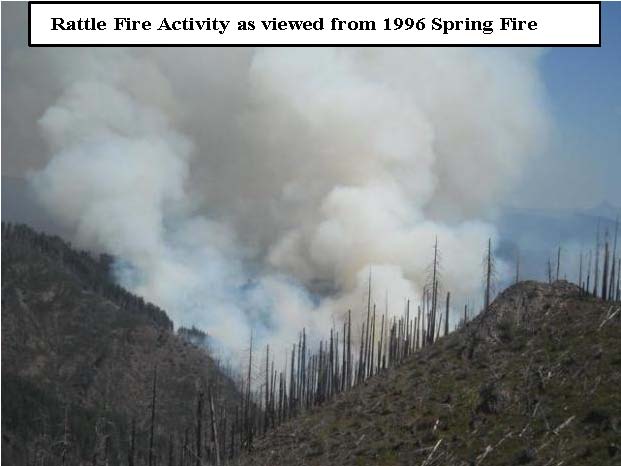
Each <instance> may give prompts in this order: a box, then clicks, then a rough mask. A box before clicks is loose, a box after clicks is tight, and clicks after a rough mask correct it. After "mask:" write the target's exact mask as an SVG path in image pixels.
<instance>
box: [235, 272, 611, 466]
mask: <svg viewBox="0 0 621 466" xmlns="http://www.w3.org/2000/svg"><path fill="white" fill-rule="evenodd" d="M620 308H621V304H620V303H615V304H612V303H605V302H602V301H600V300H596V299H593V298H589V297H584V296H582V295H581V293H580V290H579V289H578V288H577V287H575V286H573V285H570V284H568V283H566V282H557V283H554V284H553V285H547V284H541V283H535V282H523V283H520V284H518V285H515V286H513V287H511V288H509V289H507V290H505V292H503V293H502V294H501V295H500V296H499V297H498V298H497V299H496V300H495V301H494V303H493V305H492V306H491V307H490V310H489V311H488V312H487V313H485V315H482V316H480V317H479V318H477V319H475V320H473V321H472V322H470V323H469V324H468V325H467V326H466V327H465V328H462V329H460V330H458V331H456V332H455V333H453V334H451V335H449V336H448V337H444V338H442V339H440V341H439V342H438V343H437V344H435V345H433V346H431V347H428V348H425V349H423V350H422V351H420V352H418V353H417V354H415V355H414V356H413V357H412V358H411V360H409V361H408V362H406V364H405V365H404V366H401V367H399V368H397V369H392V370H388V371H386V372H385V373H383V374H381V375H380V376H377V377H374V378H372V379H370V380H368V381H367V382H366V383H365V384H363V385H362V386H359V387H356V388H355V389H353V390H351V391H349V392H347V393H344V394H342V395H339V396H338V397H337V398H336V399H335V400H334V401H332V402H330V403H328V404H326V405H324V406H322V407H320V408H316V409H315V410H314V411H312V412H310V413H308V414H307V415H305V416H303V417H300V418H298V419H295V420H293V421H291V422H289V423H286V424H284V425H283V426H281V427H280V428H278V429H277V430H276V431H273V432H271V433H270V434H268V435H267V436H266V437H264V438H262V439H259V440H258V441H257V442H255V445H254V451H253V452H252V454H251V455H250V456H246V457H244V458H242V460H241V464H242V465H273V466H278V465H283V466H284V465H294V464H295V465H309V466H310V465H322V466H329V465H343V466H345V465H357V466H361V465H381V466H389V465H424V466H430V465H443V466H447V465H451V466H453V465H454V466H458V465H459V466H461V465H463V466H466V465H485V466H492V465H519V464H529V465H542V466H543V465H546V466H551V465H555V466H560V465H613V464H621V390H619V387H621V311H619V309H620Z"/></svg>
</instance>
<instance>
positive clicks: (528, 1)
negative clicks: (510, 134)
mask: <svg viewBox="0 0 621 466" xmlns="http://www.w3.org/2000/svg"><path fill="white" fill-rule="evenodd" d="M36 4H48V5H68V4H111V5H118V4H125V5H126V4H137V5H152V4H160V5H161V4H164V5H165V4H173V5H174V4H177V5H179V4H181V5H279V4H284V5H292V4H293V5H295V4H302V5H309V4H310V5H360V4H362V5H378V4H384V5H575V4H578V5H598V11H599V19H598V30H599V40H598V43H597V44H489V45H487V44H405V43H403V44H255V43H250V44H166V43H165V44H34V45H33V43H32V30H31V29H32V28H31V21H30V14H31V6H32V5H36ZM334 46H337V47H601V46H602V2H601V1H577V2H572V1H564V2H561V1H559V2H554V1H537V0H512V1H496V2H494V1H491V2H485V1H476V0H473V1H468V0H463V1H447V2H444V1H438V0H430V1H404V0H388V1H376V0H360V1H349V0H304V1H281V2H278V1H270V0H249V1H244V0H224V1H199V0H187V1H179V2H177V1H167V0H154V1H142V2H141V1H131V0H86V1H80V2H71V1H63V0H59V1H55V0H35V1H29V2H28V47H33V48H35V47H334Z"/></svg>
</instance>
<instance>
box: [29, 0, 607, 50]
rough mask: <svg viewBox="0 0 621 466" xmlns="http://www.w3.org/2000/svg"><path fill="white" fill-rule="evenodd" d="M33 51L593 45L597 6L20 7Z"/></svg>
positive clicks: (597, 42)
mask: <svg viewBox="0 0 621 466" xmlns="http://www.w3.org/2000/svg"><path fill="white" fill-rule="evenodd" d="M29 9H30V10H29V18H30V24H29V27H30V31H29V32H30V35H29V39H30V41H29V43H30V45H31V46H38V45H151V46H152V45H223V46H224V45H281V46H282V45H378V46H381V45H437V46H444V45H495V46H498V45H530V46H533V45H542V46H544V45H547V46H551V45H587V46H598V45H600V4H599V3H598V2H585V3H578V2H575V3H573V2H572V3H556V2H555V3H491V2H486V3H448V2H447V3H433V4H432V3H421V2H417V3H408V2H395V3H391V2H379V3H368V2H364V3H355V2H321V3H313V2H307V3H258V2H247V3H244V2H228V3H216V2H212V3H182V2H171V3H130V2H127V3H105V2H100V3H79V2H70V3H53V2H30V4H29Z"/></svg>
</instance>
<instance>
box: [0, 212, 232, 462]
mask: <svg viewBox="0 0 621 466" xmlns="http://www.w3.org/2000/svg"><path fill="white" fill-rule="evenodd" d="M109 264H110V258H108V257H106V256H102V257H101V258H100V259H99V260H96V259H94V258H92V257H91V256H90V255H89V254H87V253H81V252H77V251H75V250H73V249H71V248H70V246H69V245H68V244H66V243H64V242H63V241H62V240H60V239H59V238H56V237H51V236H47V235H42V234H38V233H35V232H34V231H32V230H31V229H29V228H27V227H25V226H9V225H6V224H3V226H2V460H3V463H4V462H5V461H6V464H14V465H20V464H35V463H34V462H36V464H37V465H38V464H61V462H60V461H61V459H62V457H63V456H64V457H65V459H64V464H77V463H78V462H80V461H84V460H85V459H88V461H89V464H109V465H115V464H127V458H126V456H125V455H126V453H125V452H127V450H128V448H129V446H128V442H129V441H130V440H129V438H130V430H131V427H130V426H131V422H132V420H135V424H136V447H135V451H136V460H137V464H143V462H144V463H146V461H144V458H145V457H146V455H147V450H148V447H147V444H148V437H149V430H150V425H151V399H152V388H153V376H154V371H155V368H157V379H156V389H157V401H156V408H157V409H156V423H155V437H156V441H155V445H156V448H155V450H156V451H155V456H164V455H165V454H167V452H168V449H169V446H170V444H171V443H173V444H174V443H179V442H181V439H180V438H179V436H180V435H182V434H183V432H184V430H185V429H187V428H189V427H191V426H194V424H195V410H196V399H197V392H198V390H206V389H207V387H210V388H211V389H212V391H213V392H214V393H215V394H216V399H217V400H220V402H219V405H220V409H224V408H225V407H226V406H227V405H229V404H232V402H233V400H234V399H236V397H237V396H238V395H237V391H236V388H235V386H234V384H233V383H232V381H231V380H230V379H229V378H228V377H227V376H225V375H224V374H223V372H222V371H221V370H220V368H219V367H218V365H217V363H216V361H214V360H213V359H212V358H211V357H210V356H209V355H208V354H207V353H206V352H205V351H204V350H203V349H200V348H198V347H197V346H194V345H192V344H190V343H188V342H187V339H184V338H181V337H180V336H179V335H178V334H176V333H174V331H173V327H172V323H171V321H170V320H169V319H168V317H167V316H166V314H165V313H164V311H162V310H161V309H158V308H157V307H155V306H153V305H150V304H148V303H145V302H144V301H143V300H142V299H140V298H138V297H136V296H133V295H131V294H130V293H128V292H126V291H125V290H123V289H122V288H120V287H118V286H116V285H114V283H113V282H112V281H111V280H110V278H109V270H108V268H109Z"/></svg>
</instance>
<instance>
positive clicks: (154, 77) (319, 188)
mask: <svg viewBox="0 0 621 466" xmlns="http://www.w3.org/2000/svg"><path fill="white" fill-rule="evenodd" d="M21 53H23V54H25V56H24V57H23V58H22V59H21V60H18V59H16V61H15V63H16V65H15V66H16V68H15V69H17V70H19V69H20V68H19V67H20V66H21V67H22V68H23V70H25V71H28V72H30V73H31V72H33V70H36V72H37V73H43V74H44V75H45V76H47V79H48V82H47V84H46V86H45V89H41V90H39V89H34V90H33V92H35V93H37V92H38V93H39V94H38V95H40V96H41V99H44V100H45V103H44V104H41V108H43V109H44V110H42V112H41V114H40V117H39V118H38V123H37V125H38V128H37V129H36V131H39V132H40V134H41V135H42V136H43V138H44V141H45V143H46V147H47V148H48V150H49V152H48V153H47V154H48V156H47V158H46V160H45V161H44V163H43V164H42V167H41V168H40V169H39V170H36V171H35V172H33V173H32V174H31V181H32V183H33V185H34V186H35V188H36V190H37V192H38V194H39V196H40V199H41V201H42V202H43V203H44V204H45V205H46V206H47V208H48V209H49V210H50V211H51V212H53V213H54V214H55V215H56V216H58V217H60V218H62V220H63V222H64V223H65V224H66V225H69V226H71V227H72V228H73V229H74V231H75V233H76V241H78V242H79V244H81V245H82V246H87V247H91V248H96V249H100V250H105V251H107V252H110V253H112V254H114V255H116V256H117V257H118V258H119V261H118V262H117V265H116V270H117V273H118V279H119V280H120V281H121V282H122V283H123V284H124V285H125V286H127V287H128V288H130V289H132V290H134V291H135V292H137V293H139V294H141V295H143V296H145V297H146V298H147V299H149V300H152V301H154V302H155V303H157V304H159V305H161V306H162V307H164V308H165V309H167V310H168V311H169V313H170V314H171V316H172V318H173V320H174V321H175V322H176V323H177V324H178V325H191V324H195V325H198V326H201V327H203V328H205V329H206V330H207V331H208V332H209V333H210V334H211V335H213V336H214V337H215V338H216V340H217V341H218V342H219V343H220V344H221V345H222V346H223V347H224V348H226V349H229V350H233V351H234V350H239V349H241V348H243V347H245V346H247V345H248V343H247V342H248V340H249V335H250V331H251V329H254V331H255V334H256V335H257V337H258V338H259V339H260V340H261V342H268V341H269V342H272V344H289V343H291V342H293V341H294V340H295V339H296V335H297V332H298V331H299V330H301V328H302V327H306V328H307V331H309V332H311V333H314V334H324V335H325V332H326V330H327V329H328V328H329V327H330V326H331V325H333V324H334V323H336V324H337V325H338V323H339V320H340V319H341V317H342V316H343V315H344V313H346V312H347V310H348V309H352V311H353V313H354V315H361V314H362V313H363V312H364V310H365V309H366V307H365V306H366V305H365V302H366V289H367V286H368V283H367V280H368V274H369V269H371V270H372V275H373V289H374V301H376V302H377V303H378V306H379V308H380V309H383V306H384V301H385V294H386V293H387V294H388V302H389V309H390V312H392V313H400V312H401V310H402V308H403V303H404V299H406V298H407V299H411V300H413V302H418V300H419V298H420V294H421V290H422V288H423V286H424V285H425V283H426V282H427V280H428V271H429V264H430V261H431V259H432V253H433V250H432V246H433V242H434V239H435V237H436V236H437V237H438V240H439V243H440V249H441V252H442V257H443V270H442V280H443V287H444V289H446V290H450V291H451V292H452V293H453V294H454V296H456V297H457V299H458V300H459V299H462V300H463V299H466V298H467V297H470V298H476V297H477V296H478V295H479V294H480V288H481V275H482V272H481V257H482V255H483V252H484V249H485V246H486V242H487V239H488V237H492V238H494V237H495V234H496V233H495V229H494V227H493V223H492V219H493V213H494V207H495V205H496V204H497V203H498V202H499V201H500V200H501V199H502V197H503V195H504V194H505V193H506V192H507V191H508V190H509V189H510V188H511V185H512V182H513V181H514V180H515V179H516V177H517V176H519V174H520V172H521V170H522V169H523V168H524V166H525V164H527V163H532V162H533V157H532V156H533V154H536V153H537V152H538V146H539V144H541V142H542V141H541V140H542V135H543V133H544V132H545V125H546V119H545V111H544V109H543V105H542V102H541V98H540V80H539V76H538V72H537V55H536V53H533V52H529V51H523V50H513V49H512V50H500V49H494V50H489V49H463V48H462V49H458V50H452V49H429V48H424V49H415V48H408V49H402V50H400V49H393V48H390V49H352V48H348V49H330V48H318V49H308V48H306V49H301V50H298V49H278V48H273V49H261V50H245V49H244V50H240V49H215V50H209V49H204V50H203V49H191V50H188V51H185V50H181V49H174V50H166V49H149V50H140V49H132V50H122V49H114V50H108V49H97V50H86V49H82V50H71V49H64V50H62V52H61V51H55V50H50V49H47V50H36V51H34V50H29V51H22V52H21ZM26 64H27V66H26ZM24 79H26V80H27V79H28V78H24ZM499 267H500V272H501V273H502V271H503V265H502V264H499Z"/></svg>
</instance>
